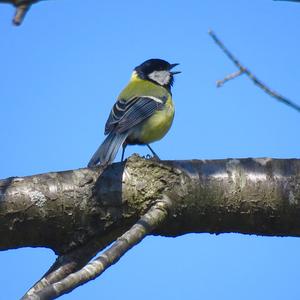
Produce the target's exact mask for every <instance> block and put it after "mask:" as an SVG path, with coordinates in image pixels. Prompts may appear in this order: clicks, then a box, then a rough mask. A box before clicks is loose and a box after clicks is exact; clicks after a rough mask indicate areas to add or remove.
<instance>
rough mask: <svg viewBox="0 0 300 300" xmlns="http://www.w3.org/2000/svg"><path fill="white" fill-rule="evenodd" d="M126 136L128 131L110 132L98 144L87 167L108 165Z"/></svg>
mask: <svg viewBox="0 0 300 300" xmlns="http://www.w3.org/2000/svg"><path fill="white" fill-rule="evenodd" d="M127 136H128V132H123V133H116V132H111V133H110V134H109V135H108V136H107V137H106V139H105V140H104V142H103V143H102V144H101V145H100V146H99V148H98V149H97V151H96V152H95V154H94V155H93V157H92V158H91V160H90V161H89V163H88V167H89V168H90V167H93V166H95V165H97V164H98V163H100V165H109V164H111V163H112V162H113V160H114V159H115V157H116V155H117V152H118V150H119V148H120V146H121V145H122V144H123V142H124V141H125V139H126V138H127Z"/></svg>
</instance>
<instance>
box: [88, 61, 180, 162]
mask: <svg viewBox="0 0 300 300" xmlns="http://www.w3.org/2000/svg"><path fill="white" fill-rule="evenodd" d="M177 65H178V64H170V63H168V62H167V61H165V60H162V59H149V60H146V61H145V62H143V63H142V64H141V65H139V66H137V67H136V68H135V69H134V70H133V72H132V75H131V78H130V81H129V83H128V85H127V86H126V87H125V88H124V89H123V91H122V92H121V94H120V95H119V97H118V99H117V102H116V103H115V104H114V106H113V108H112V110H111V112H110V115H109V117H108V120H107V122H106V124H105V132H104V133H105V135H108V136H107V137H106V139H105V140H104V142H103V143H102V144H101V145H100V147H99V148H98V149H97V151H96V152H95V154H94V155H93V157H92V158H91V160H90V161H89V163H88V167H92V166H95V165H97V164H98V163H100V165H102V166H107V165H109V164H111V163H112V162H113V160H114V158H115V156H116V155H117V152H118V150H119V148H120V146H121V145H122V146H123V152H122V161H123V158H124V152H125V148H126V146H127V145H146V146H147V147H148V148H149V150H150V151H151V152H152V154H153V155H154V156H155V157H157V158H158V156H157V154H156V153H155V152H154V151H153V149H152V148H151V147H150V146H149V143H152V142H154V141H157V140H160V139H161V138H162V137H163V136H164V135H165V134H166V133H167V132H168V130H169V129H170V127H171V125H172V122H173V118H174V112H175V110H174V104H173V101H172V94H171V87H172V85H173V82H174V75H175V74H178V73H180V72H179V71H172V69H173V68H174V67H176V66H177Z"/></svg>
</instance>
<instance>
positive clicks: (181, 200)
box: [0, 156, 300, 300]
mask: <svg viewBox="0 0 300 300" xmlns="http://www.w3.org/2000/svg"><path fill="white" fill-rule="evenodd" d="M166 199H168V201H166ZM160 207H161V208H162V207H163V209H160ZM189 232H210V233H216V234H219V233H223V232H239V233H247V234H257V235H273V236H300V160H297V159H268V158H263V159H252V158H248V159H224V160H205V161H204V160H192V161H160V162H158V161H156V160H146V159H143V158H140V157H138V156H133V157H131V158H129V159H128V160H127V161H126V162H125V163H116V164H113V165H111V166H109V167H108V168H106V169H104V170H103V169H102V168H101V167H95V168H91V169H79V170H71V171H64V172H57V173H47V174H40V175H34V176H29V177H23V178H19V177H12V178H8V179H5V180H1V181H0V250H6V249H11V248H19V247H25V246H31V247H38V246H41V247H48V248H51V249H53V250H54V251H55V252H56V253H57V254H58V255H59V257H58V259H57V260H56V262H55V263H54V265H53V266H52V267H51V268H50V269H49V271H48V272H47V273H46V274H45V275H44V276H43V277H42V279H41V280H40V281H38V282H37V283H36V284H35V285H34V286H33V287H32V288H31V289H30V290H29V291H28V292H27V293H26V295H25V296H24V298H23V299H26V300H29V299H43V300H45V299H55V298H57V297H59V296H60V295H62V294H64V293H67V292H69V291H71V290H72V289H74V288H75V287H77V286H79V285H81V284H84V283H85V282H86V281H87V280H90V279H92V278H95V277H97V276H99V275H100V274H101V273H102V272H103V271H105V269H106V268H107V267H109V266H110V265H112V264H114V263H115V262H116V261H117V260H118V259H119V258H120V257H121V256H122V255H123V254H124V253H125V252H126V251H128V250H129V249H130V248H131V247H133V246H134V245H135V244H136V243H138V242H139V241H141V240H142V239H143V237H144V236H146V235H147V234H154V235H163V236H178V235H181V234H185V233H189ZM114 241H115V242H114ZM112 242H114V243H113V244H112V246H111V247H110V248H109V249H108V250H106V251H105V252H103V253H102V254H101V255H100V256H99V257H98V258H97V259H95V260H94V261H93V262H91V263H90V264H87V263H88V262H89V261H90V260H91V258H92V257H93V256H94V255H95V254H97V252H99V251H101V250H103V249H104V248H105V247H107V246H108V245H109V244H110V243H112Z"/></svg>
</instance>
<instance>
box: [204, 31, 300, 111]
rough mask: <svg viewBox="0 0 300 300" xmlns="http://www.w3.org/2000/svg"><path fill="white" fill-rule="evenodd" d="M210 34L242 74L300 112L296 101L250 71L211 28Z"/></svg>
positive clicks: (228, 77) (222, 81) (225, 79)
mask: <svg viewBox="0 0 300 300" xmlns="http://www.w3.org/2000/svg"><path fill="white" fill-rule="evenodd" d="M208 34H209V35H210V36H211V37H212V39H213V40H214V41H215V42H216V44H217V45H218V46H219V47H220V48H221V49H222V50H223V52H224V53H225V54H226V55H227V57H228V58H229V59H230V60H231V61H232V62H233V63H234V64H235V65H236V66H237V67H238V68H239V72H240V74H238V75H241V74H242V73H243V74H246V75H247V76H248V77H249V78H250V79H251V80H252V81H253V82H254V84H256V85H257V86H258V87H260V88H261V89H262V90H263V91H265V92H266V93H267V94H269V95H270V96H272V97H274V98H275V99H276V100H278V101H280V102H281V103H284V104H286V105H288V106H289V107H291V108H293V109H295V110H297V111H298V112H300V106H299V105H297V104H295V103H294V102H292V101H291V100H289V99H287V98H286V97H284V96H282V95H280V94H279V93H277V92H276V91H274V90H272V89H270V88H269V87H267V86H266V85H265V84H264V83H262V81H260V80H259V79H258V78H257V77H256V76H254V75H253V73H251V72H250V71H249V69H247V68H246V67H244V66H243V65H242V64H241V63H240V62H239V61H238V60H237V58H236V57H235V56H234V55H233V54H232V53H231V52H230V51H229V50H228V49H227V48H226V47H225V46H224V44H223V43H222V42H221V41H220V40H219V38H218V37H217V36H216V34H215V33H214V32H213V31H212V30H210V31H209V32H208ZM238 75H236V76H232V74H231V76H230V75H229V76H226V77H225V78H224V79H223V80H220V81H218V82H221V85H222V84H223V83H225V82H226V81H228V80H230V79H233V78H235V77H237V76H238Z"/></svg>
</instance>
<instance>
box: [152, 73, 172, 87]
mask: <svg viewBox="0 0 300 300" xmlns="http://www.w3.org/2000/svg"><path fill="white" fill-rule="evenodd" d="M148 77H149V78H150V79H152V80H153V81H155V82H157V83H158V84H160V85H167V84H168V83H169V82H170V80H171V74H170V72H169V71H153V72H152V73H150V74H149V75H148Z"/></svg>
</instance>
